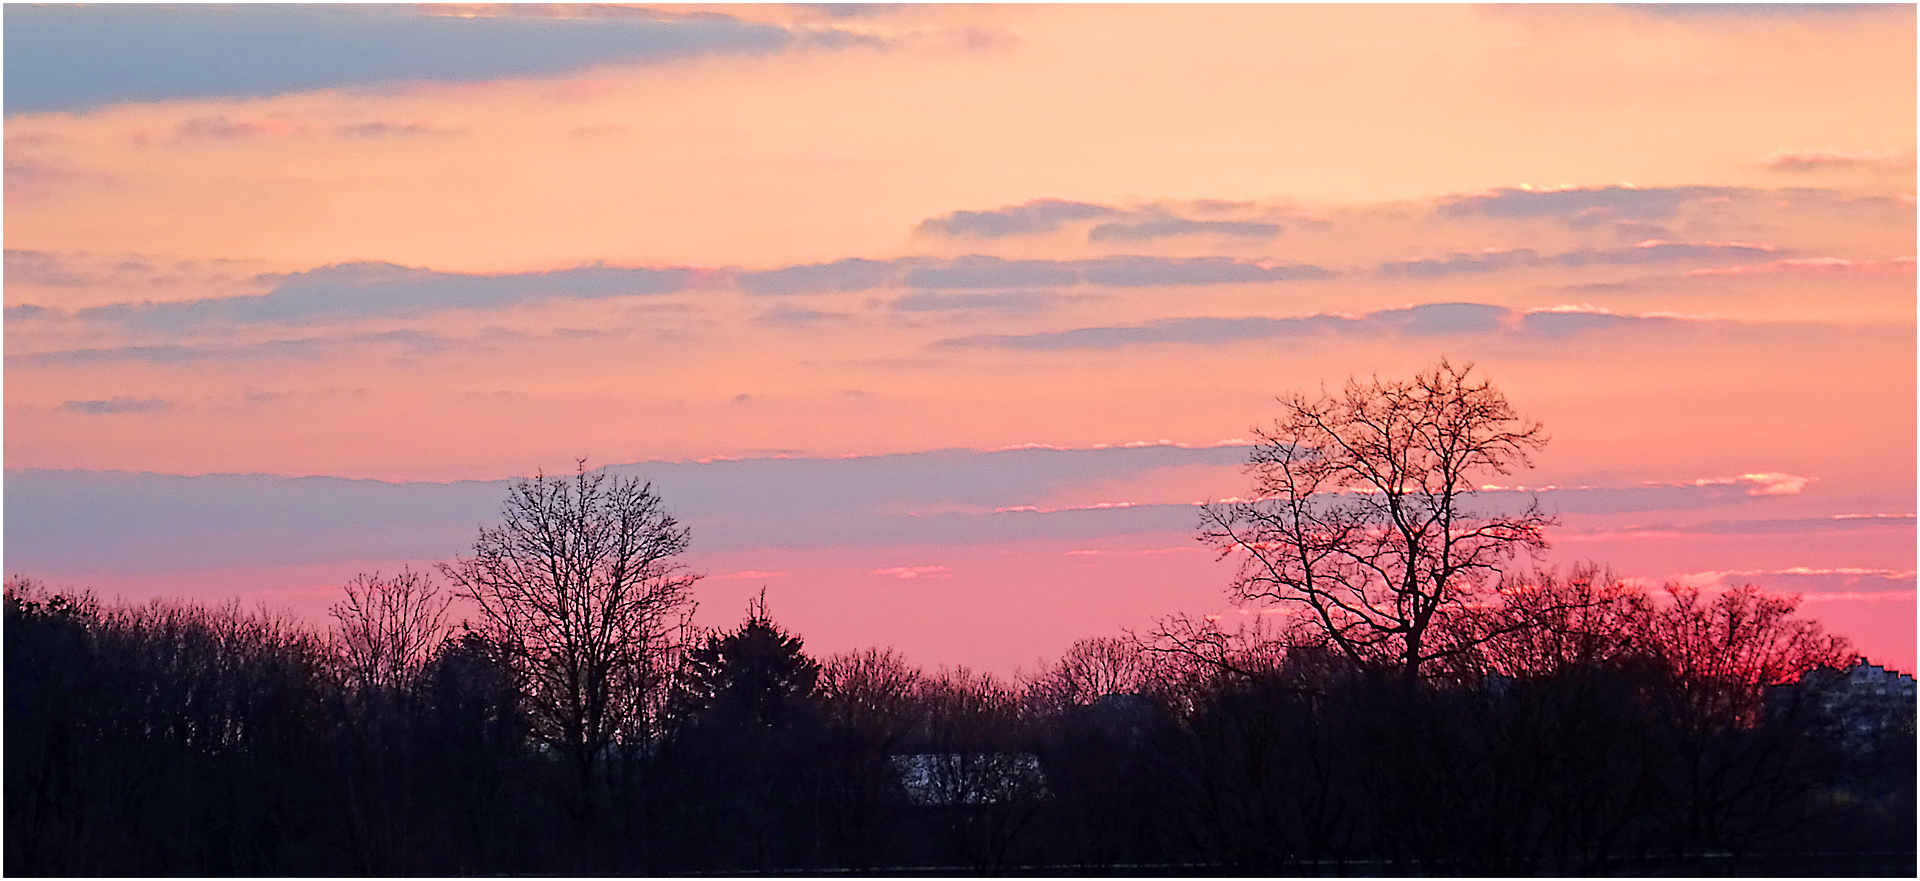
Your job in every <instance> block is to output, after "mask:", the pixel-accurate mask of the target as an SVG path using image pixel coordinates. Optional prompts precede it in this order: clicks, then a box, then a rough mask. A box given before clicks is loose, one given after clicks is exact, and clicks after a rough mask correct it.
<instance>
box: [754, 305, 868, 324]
mask: <svg viewBox="0 0 1920 881" xmlns="http://www.w3.org/2000/svg"><path fill="white" fill-rule="evenodd" d="M852 317H853V316H851V315H848V314H846V313H844V312H822V311H820V310H818V309H801V308H798V307H795V306H775V307H774V308H772V309H768V310H767V311H765V312H762V313H760V314H759V315H756V316H754V318H753V321H754V323H755V324H768V325H773V326H775V327H794V326H810V325H815V324H821V323H825V322H831V321H845V320H847V319H848V318H852Z"/></svg>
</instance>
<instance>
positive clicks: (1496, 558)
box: [1201, 361, 1553, 679]
mask: <svg viewBox="0 0 1920 881" xmlns="http://www.w3.org/2000/svg"><path fill="white" fill-rule="evenodd" d="M1472 370H1473V368H1472V366H1471V365H1468V366H1466V367H1460V368H1456V367H1454V366H1453V365H1451V364H1449V363H1447V362H1446V361H1442V362H1440V364H1439V365H1438V366H1437V367H1435V368H1434V369H1432V370H1430V371H1428V372H1425V373H1422V374H1420V375H1419V376H1416V377H1415V378H1414V379H1413V381H1411V382H1400V381H1382V380H1380V379H1378V378H1375V379H1373V380H1371V381H1368V382H1360V381H1358V380H1349V381H1348V382H1347V384H1346V387H1345V389H1344V390H1343V392H1342V393H1341V394H1340V395H1339V396H1338V397H1335V396H1330V395H1325V394H1323V395H1322V396H1321V397H1319V398H1317V399H1315V398H1309V397H1307V396H1306V395H1303V394H1299V393H1294V394H1289V395H1285V396H1283V397H1281V398H1280V403H1281V405H1282V406H1283V407H1284V408H1285V412H1284V414H1283V415H1282V416H1281V417H1280V418H1279V419H1278V420H1276V421H1275V423H1274V425H1273V427H1272V428H1271V429H1256V433H1257V434H1258V436H1259V439H1260V443H1259V444H1258V445H1257V446H1255V448H1254V450H1253V453H1252V455H1251V459H1250V461H1249V463H1248V470H1249V471H1250V472H1251V473H1252V474H1253V476H1254V489H1255V498H1254V500H1253V501H1242V502H1232V503H1220V504H1213V505H1208V506H1206V507H1205V508H1204V509H1203V511H1204V514H1203V521H1202V527H1201V529H1202V534H1201V538H1202V540H1203V541H1206V542H1207V543H1209V544H1212V545H1213V546H1215V547H1217V548H1219V549H1220V553H1221V556H1223V557H1224V556H1226V555H1228V554H1230V553H1233V552H1236V551H1241V552H1245V555H1246V556H1245V559H1244V561H1243V562H1242V565H1241V567H1240V571H1239V574H1238V576H1237V577H1236V578H1235V579H1234V582H1233V586H1232V592H1233V594H1234V596H1235V598H1236V599H1238V600H1240V601H1242V602H1247V603H1289V604H1297V605H1298V606H1299V607H1300V608H1302V609H1303V610H1304V611H1305V612H1307V613H1308V614H1309V616H1310V617H1311V618H1312V619H1313V620H1314V621H1315V622H1316V623H1317V625H1318V626H1319V627H1320V628H1321V629H1322V630H1324V631H1325V633H1326V635H1327V637H1328V638H1329V639H1330V640H1331V641H1332V642H1333V644H1334V645H1335V646H1337V647H1338V648H1339V650H1341V651H1342V652H1344V653H1345V654H1347V655H1348V656H1349V657H1351V658H1353V659H1354V660H1355V661H1357V662H1361V663H1368V664H1380V665H1386V666H1391V667H1394V668H1397V669H1398V670H1399V671H1400V672H1401V673H1402V674H1403V675H1404V676H1406V677H1407V678H1409V679H1413V678H1417V677H1418V676H1419V675H1420V672H1421V668H1422V666H1423V665H1425V664H1427V663H1428V662H1429V661H1433V660H1435V659H1436V658H1442V657H1446V656H1449V655H1452V654H1455V653H1458V652H1461V651H1463V650H1465V649H1467V648H1470V647H1471V646H1472V645H1473V644H1475V643H1476V642H1477V641H1479V640H1482V639H1485V638H1487V637H1488V636H1490V635H1491V634H1488V633H1485V632H1478V631H1477V630H1475V629H1474V628H1471V627H1468V628H1462V629H1461V630H1459V631H1457V632H1456V631H1455V630H1453V629H1451V628H1449V627H1447V626H1445V625H1446V624H1447V623H1448V621H1449V618H1450V617H1452V616H1456V615H1460V614H1461V613H1463V612H1465V611H1466V610H1468V609H1470V608H1471V605H1472V604H1473V603H1475V602H1476V601H1483V600H1487V599H1490V597H1489V596H1488V595H1489V594H1491V593H1492V591H1491V590H1490V588H1491V587H1492V585H1494V584H1495V583H1496V582H1497V580H1498V579H1499V577H1500V576H1501V567H1502V565H1503V564H1504V563H1505V562H1506V561H1507V560H1510V559H1512V558H1513V557H1515V556H1516V555H1517V554H1521V553H1525V554H1529V555H1532V554H1535V553H1537V552H1538V551H1540V550H1541V549H1544V548H1545V547H1546V539H1545V537H1544V535H1543V533H1542V530H1543V528H1544V527H1546V526H1548V525H1551V524H1552V523H1553V520H1552V518H1550V517H1548V516H1546V515H1545V514H1543V513H1542V512H1541V511H1540V510H1539V507H1538V505H1537V504H1530V505H1528V506H1527V507H1526V509H1525V510H1523V511H1522V512H1520V513H1519V514H1514V515H1500V514H1494V513H1490V512H1488V511H1486V510H1485V506H1484V505H1483V504H1482V502H1481V501H1480V499H1479V498H1478V496H1479V493H1480V487H1481V482H1482V480H1484V479H1486V478H1488V477H1492V476H1494V475H1501V474H1507V473H1510V472H1511V471H1512V470H1513V469H1514V468H1516V467H1521V466H1527V465H1529V464H1530V462H1529V460H1528V454H1529V453H1531V452H1534V451H1537V450H1539V449H1540V448H1541V447H1542V446H1544V445H1545V444H1546V441H1547V435H1546V431H1545V429H1544V428H1542V427H1541V426H1540V424H1539V423H1536V422H1530V421H1527V420H1525V419H1522V418H1521V417H1519V416H1518V415H1516V414H1515V413H1514V410H1513V407H1512V406H1511V405H1510V404H1508V403H1507V399H1506V396H1505V395H1502V394H1501V393H1500V391H1499V390H1498V389H1495V388H1494V387H1493V386H1492V385H1491V384H1490V383H1488V382H1486V381H1484V380H1482V381H1477V382H1476V381H1474V380H1473V379H1471V378H1470V376H1469V374H1470V373H1471V372H1472Z"/></svg>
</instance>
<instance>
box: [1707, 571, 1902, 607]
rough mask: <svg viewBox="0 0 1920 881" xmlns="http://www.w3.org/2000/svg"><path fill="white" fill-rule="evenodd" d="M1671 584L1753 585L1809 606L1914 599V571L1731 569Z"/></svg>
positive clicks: (1718, 587) (1720, 587)
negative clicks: (1794, 595)
mask: <svg viewBox="0 0 1920 881" xmlns="http://www.w3.org/2000/svg"><path fill="white" fill-rule="evenodd" d="M1671 580H1672V581H1675V582H1678V583H1680V584H1685V585H1690V586H1693V587H1698V588H1704V589H1707V590H1726V589H1729V588H1735V587H1741V586H1745V585H1749V584H1751V585H1754V586H1757V587H1759V588H1761V589H1762V590H1766V591H1768V592H1771V593H1788V594H1798V595H1799V596H1800V600H1801V602H1803V603H1806V602H1815V603H1817V602H1842V601H1860V600H1906V601H1908V602H1911V601H1912V600H1913V598H1914V572H1913V570H1911V569H1905V570H1902V569H1873V568H1865V567H1855V566H1842V567H1813V566H1790V567H1787V568H1783V569H1728V570H1709V571H1706V572H1689V573H1686V574H1684V575H1675V576H1673V577H1672V579H1671Z"/></svg>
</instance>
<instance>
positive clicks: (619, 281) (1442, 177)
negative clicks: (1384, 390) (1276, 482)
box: [4, 4, 1916, 674]
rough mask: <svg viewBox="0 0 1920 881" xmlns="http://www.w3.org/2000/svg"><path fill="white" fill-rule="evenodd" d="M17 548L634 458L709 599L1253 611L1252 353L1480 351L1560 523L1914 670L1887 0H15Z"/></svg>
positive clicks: (182, 567) (9, 177)
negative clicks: (1583, 1) (1441, 0)
mask: <svg viewBox="0 0 1920 881" xmlns="http://www.w3.org/2000/svg"><path fill="white" fill-rule="evenodd" d="M4 35H5V50H6V51H5V56H4V58H5V62H4V63H5V79H4V106H5V174H6V178H5V180H6V184H5V187H6V189H5V222H6V225H5V246H6V262H5V304H6V313H5V325H4V326H5V339H4V345H5V368H4V369H5V408H4V416H5V450H4V454H5V467H6V473H5V482H4V493H5V530H4V531H5V562H4V565H5V570H6V572H7V573H8V574H10V575H25V576H29V577H34V578H38V579H40V580H43V581H46V582H48V583H50V584H55V585H69V586H75V587H85V588H90V589H92V590H94V591H95V592H96V593H98V594H100V595H102V596H107V597H113V596H121V597H126V598H130V599H136V600H139V599H145V598H149V597H156V596H171V597H191V598H197V599H206V600H210V601H226V600H230V599H238V600H240V601H241V602H242V603H243V604H246V605H248V606H250V607H251V606H255V605H261V604H264V605H266V606H268V607H271V608H276V609H284V610H288V611H290V612H292V613H293V614H295V615H298V616H302V617H304V618H306V619H307V620H310V621H312V622H314V623H316V624H324V623H325V622H326V620H327V618H326V608H327V607H328V605H330V604H331V603H333V602H335V601H337V600H338V599H340V598H341V596H342V592H341V586H342V585H343V584H345V583H346V582H347V581H348V580H349V579H351V578H352V577H353V576H354V575H355V574H357V573H360V572H374V571H381V572H392V571H395V570H397V569H399V568H400V567H402V566H412V567H414V568H416V569H418V568H430V567H432V566H433V565H434V564H435V563H436V562H437V561H446V560H452V559H454V558H456V557H458V556H460V555H461V554H463V553H466V552H468V551H470V549H471V547H472V543H473V538H474V536H475V535H476V533H477V530H478V529H479V528H480V527H482V526H484V525H490V524H493V523H497V522H498V519H499V513H500V508H501V504H502V503H503V502H504V500H505V498H506V491H507V487H508V486H509V482H510V481H511V480H513V479H516V478H524V477H528V476H532V475H535V474H538V473H547V474H564V473H571V472H572V471H573V470H574V468H575V467H576V463H577V462H579V461H580V460H585V462H586V463H587V466H588V467H593V468H598V467H608V468H610V469H611V470H612V471H614V472H615V473H618V474H622V475H631V476H635V477H640V478H643V479H646V480H650V481H651V482H652V483H653V485H654V488H655V489H656V490H658V491H659V492H660V493H661V494H662V496H663V497H664V499H665V501H666V503H667V506H668V508H669V509H670V510H672V511H673V512H674V513H675V514H676V515H677V516H679V517H680V519H681V520H683V521H684V522H686V523H687V524H688V525H689V526H690V528H691V530H692V547H691V549H690V551H689V552H688V553H687V554H686V555H685V557H684V562H685V563H686V564H687V565H688V566H689V567H690V568H691V569H692V570H693V571H696V572H699V573H703V574H704V576H705V577H704V578H703V580H702V581H700V582H699V585H698V587H697V588H696V591H695V593H696V597H697V599H698V600H699V603H700V611H699V620H700V621H701V622H702V623H705V624H709V625H713V626H725V625H729V624H732V623H734V622H737V621H738V620H740V619H741V618H743V617H744V615H745V613H746V602H747V599H748V598H749V597H751V596H753V595H755V594H757V593H758V592H759V591H760V590H762V589H763V588H764V589H765V591H766V596H767V601H768V604H769V609H770V611H771V612H772V614H773V616H774V617H775V618H776V620H779V621H780V622H781V623H782V624H783V625H785V626H787V627H789V628H790V629H792V630H794V631H796V632H798V633H799V634H800V635H801V636H803V637H804V638H805V639H806V640H807V646H808V648H809V650H810V651H812V652H814V653H816V654H821V655H825V654H831V653H834V652H839V651H847V650H854V649H859V648H864V647H867V646H892V647H895V648H897V649H899V650H900V651H901V652H902V653H903V654H904V655H905V656H906V657H907V658H908V659H909V660H910V661H913V662H915V663H917V664H921V665H923V666H926V667H928V668H935V667H940V666H956V665H965V666H969V667H973V668H976V669H985V670H991V671H994V672H999V673H1005V674H1011V673H1014V672H1015V671H1016V670H1029V671H1030V670H1033V669H1035V668H1036V667H1037V666H1038V665H1040V664H1043V663H1045V662H1046V661H1047V660H1049V659H1051V658H1054V657H1057V656H1058V655H1059V654H1060V653H1061V652H1062V651H1064V650H1065V649H1066V648H1067V647H1068V646H1070V645H1071V644H1072V643H1073V642H1074V641H1075V640H1078V639H1082V638H1086V637H1092V636H1115V635H1119V634H1121V633H1122V632H1124V631H1127V630H1132V631H1136V632H1142V633H1144V632H1146V631H1148V630H1150V629H1151V628H1152V626H1153V625H1154V622H1155V621H1156V620H1158V619H1160V618H1163V617H1165V616H1167V615H1171V614H1175V613H1186V614H1196V615H1199V614H1213V615H1220V616H1224V617H1225V619H1226V620H1229V621H1232V620H1252V618H1253V616H1257V615H1261V614H1268V613H1270V610H1267V609H1263V608H1260V607H1236V606H1234V605H1233V604H1232V603H1231V602H1230V601H1229V600H1228V597H1227V587H1228V584H1229V583H1230V581H1231V579H1232V574H1233V571H1234V561H1233V560H1231V559H1227V560H1221V559H1217V557H1216V555H1215V554H1214V553H1212V552H1210V551H1208V550H1207V549H1206V548H1205V547H1204V546H1202V545H1201V544H1200V543H1199V542H1198V541H1197V540H1196V539H1195V534H1196V527H1197V526H1198V524H1199V516H1198V512H1197V510H1196V509H1195V507H1194V505H1195V503H1197V502H1204V501H1211V500H1219V499H1225V498H1231V497H1235V496H1237V495H1240V494H1242V493H1244V492H1246V491H1247V490H1248V489H1249V487H1250V485H1251V484H1250V478H1249V477H1248V475H1246V474H1245V473H1244V471H1243V469H1242V463H1244V462H1245V461H1246V458H1247V453H1248V449H1249V448H1248V446H1247V442H1248V439H1249V438H1251V437H1252V436H1253V431H1254V429H1255V427H1256V426H1259V425H1263V424H1268V423H1270V422H1271V420H1272V419H1273V418H1274V417H1276V416H1278V415H1279V405H1278V403H1277V402H1276V396H1277V395H1280V394H1283V393H1287V392H1290V391H1307V392H1310V393H1311V392H1317V391H1318V390H1319V389H1321V388H1323V387H1325V388H1330V389H1337V388H1338V387H1339V386H1340V385H1341V384H1342V383H1344V382H1345V381H1346V380H1347V379H1348V378H1350V377H1359V378H1362V379H1366V378H1370V377H1375V376H1378V377H1381V378H1385V379H1394V378H1407V377H1411V376H1412V375H1413V374H1414V373H1416V372H1418V371H1420V370H1423V369H1426V368H1428V367H1430V366H1431V365H1433V364H1435V363H1436V362H1438V361H1439V360H1441V359H1442V358H1446V359H1451V360H1452V361H1453V362H1455V363H1462V362H1469V363H1473V364H1475V365H1476V373H1477V374H1478V375H1482V376H1484V377H1486V378H1488V379H1489V380H1491V381H1492V382H1494V383H1495V384H1496V385H1497V386H1498V387H1499V388H1500V389H1501V390H1502V391H1503V392H1504V393H1505V394H1506V395H1507V397H1508V398H1509V399H1510V400H1511V401H1512V402H1513V404H1514V405H1515V407H1516V409H1518V410H1519V411H1520V412H1522V413H1523V414H1525V415H1527V416H1529V417H1531V418H1534V419H1537V420H1539V421H1540V422H1542V423H1544V424H1545V425H1546V427H1547V429H1548V431H1549V432H1550V434H1551V438H1552V440H1551V442H1550V444H1549V445H1548V446H1547V447H1546V448H1545V449H1544V450H1543V451H1542V452H1541V453H1540V454H1539V455H1537V456H1536V457H1535V459H1534V463H1533V464H1534V467H1533V468H1532V469H1531V470H1528V471H1523V472H1518V473H1515V474H1512V475H1506V476H1503V477H1500V478H1499V479H1498V482H1497V486H1496V488H1495V489H1491V490H1489V491H1488V492H1487V493H1486V495H1487V497H1488V498H1489V499H1490V500H1492V501H1494V502H1502V503H1504V502H1507V501H1511V502H1512V503H1513V504H1515V505H1524V504H1525V503H1526V502H1527V501H1528V500H1531V499H1534V498H1537V499H1538V500H1539V501H1540V503H1541V505H1542V506H1543V507H1544V508H1546V509H1547V510H1549V511H1552V512H1555V513H1557V514H1558V516H1559V524H1558V525H1557V526H1556V527H1554V528H1553V529H1552V530H1551V531H1550V532H1549V534H1548V537H1549V539H1550V541H1551V542H1552V548H1551V549H1550V551H1549V552H1548V555H1547V557H1546V558H1545V559H1544V560H1543V561H1542V564H1543V565H1552V566H1561V567H1566V566H1572V565H1575V564H1578V563H1581V562H1589V561H1590V562H1595V563H1599V564H1601V565H1604V566H1608V567H1611V569H1612V570H1613V571H1614V572H1615V573H1617V574H1618V575H1620V576H1622V577H1625V578H1630V579H1634V580H1637V581H1640V582H1643V583H1645V584H1648V585H1650V586H1658V585H1660V584H1664V583H1685V584H1691V585H1695V586H1700V587H1703V588H1706V589H1709V590H1712V589H1719V588H1724V587H1728V586H1734V585H1738V584H1746V583H1753V584H1758V585H1761V586H1762V587H1764V588H1766V589H1768V590H1771V591H1778V592H1784V593H1794V594H1798V595H1800V597H1801V610H1802V612H1803V613H1804V614H1807V615H1809V616H1812V617H1815V618H1817V619H1819V620H1821V621H1822V622H1823V623H1824V624H1825V625H1826V626H1827V627H1828V628H1829V629H1830V630H1832V631H1834V632H1838V633H1840V634H1842V635H1845V636H1847V637H1849V638H1850V639H1852V640H1853V642H1854V644H1855V645H1856V647H1857V648H1858V649H1859V650H1860V651H1862V652H1863V653H1864V654H1865V655H1866V656H1867V657H1868V658H1869V659H1870V660H1874V661H1876V662H1879V663H1884V664H1889V665H1891V666H1894V667H1897V668H1899V669H1902V670H1907V671H1912V670H1913V669H1914V658H1915V573H1914V570H1915V531H1914V530H1915V521H1914V512H1915V504H1914V499H1915V480H1916V474H1915V446H1916V440H1915V401H1916V388H1915V376H1916V370H1915V302H1916V297H1915V276H1914V256H1913V255H1914V243H1915V225H1914V218H1915V208H1914V179H1915V173H1914V140H1915V92H1914V83H1915V77H1914V70H1915V22H1914V9H1913V7H1912V6H1911V5H1905V6H1838V7H1836V6H1819V5H1811V6H1752V5H1740V4H1735V5H1721V6H1684V5H1669V6H1636V7H1616V6H1605V5H1568V6H1500V7H1470V6H1450V5H1419V6H1399V5H1394V6H1387V5H1314V6H1270V5H1172V6H1166V5H1130V6H1104V5H1066V6H1054V5H1012V6H940V5H915V4H907V5H873V6H818V5H815V6H758V5H722V6H710V7H657V8H632V7H616V6H599V5H595V6H571V5H560V6H538V7H521V6H430V7H405V6H290V5H255V6H183V7H163V6H145V5H136V6H59V7H54V6H27V5H19V4H9V5H8V6H7V7H6V9H5V11H4Z"/></svg>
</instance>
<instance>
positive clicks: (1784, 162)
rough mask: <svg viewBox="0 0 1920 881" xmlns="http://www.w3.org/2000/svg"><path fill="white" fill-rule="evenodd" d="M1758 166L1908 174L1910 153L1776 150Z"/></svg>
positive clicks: (1802, 169) (1897, 151)
mask: <svg viewBox="0 0 1920 881" xmlns="http://www.w3.org/2000/svg"><path fill="white" fill-rule="evenodd" d="M1760 164H1761V165H1764V166H1767V167H1768V168H1772V169H1775V170H1778V171H1815V170H1818V169H1823V168H1863V169H1867V170H1870V171H1912V170H1913V151H1911V150H1779V151H1776V152H1773V153H1769V154H1767V155H1766V156H1765V157H1762V158H1761V160H1760Z"/></svg>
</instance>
